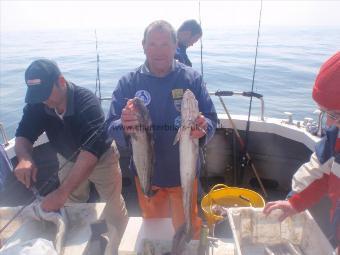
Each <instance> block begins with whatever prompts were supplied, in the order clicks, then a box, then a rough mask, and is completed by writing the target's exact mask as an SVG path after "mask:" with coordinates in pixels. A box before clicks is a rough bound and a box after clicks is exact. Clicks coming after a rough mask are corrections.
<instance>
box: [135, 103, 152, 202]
mask: <svg viewBox="0 0 340 255" xmlns="http://www.w3.org/2000/svg"><path fill="white" fill-rule="evenodd" d="M132 104H133V105H134V108H135V109H136V110H137V118H138V121H139V123H140V125H139V126H138V127H136V130H135V132H134V133H132V134H131V144H132V160H133V163H134V165H135V167H136V170H137V175H138V179H139V182H140V186H141V189H142V191H143V193H144V195H145V196H147V197H151V196H153V195H154V194H155V193H156V192H155V191H154V190H152V176H153V171H154V165H155V152H154V140H153V132H152V121H151V118H150V114H149V111H148V109H147V108H146V106H145V105H144V102H143V101H142V100H141V99H139V98H137V97H135V98H133V99H132Z"/></svg>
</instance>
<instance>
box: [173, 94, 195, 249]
mask: <svg viewBox="0 0 340 255" xmlns="http://www.w3.org/2000/svg"><path fill="white" fill-rule="evenodd" d="M198 116H199V109H198V102H197V100H196V98H195V95H194V94H193V93H192V92H191V91H190V90H189V89H187V90H186V91H185V92H184V94H183V98H182V102H181V127H180V128H179V130H178V133H177V135H176V137H175V141H174V144H176V143H177V142H179V160H180V176H181V188H182V196H183V208H184V218H185V222H184V224H183V225H182V226H180V227H179V228H178V230H177V231H176V233H175V235H174V237H173V241H172V249H171V254H172V255H178V254H182V253H183V251H184V250H185V248H186V245H187V243H188V242H189V241H190V240H191V238H192V222H191V212H192V196H193V186H194V181H195V176H196V169H197V160H198V155H199V143H198V139H196V138H192V137H191V135H190V133H191V130H192V129H193V128H197V127H196V119H197V117H198Z"/></svg>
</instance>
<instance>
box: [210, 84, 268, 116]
mask: <svg viewBox="0 0 340 255" xmlns="http://www.w3.org/2000/svg"><path fill="white" fill-rule="evenodd" d="M209 95H210V96H217V97H220V98H221V97H229V96H244V97H255V98H257V99H259V100H260V102H261V120H262V121H264V100H263V95H261V94H259V93H255V92H251V91H243V92H237V91H221V90H218V91H216V92H209Z"/></svg>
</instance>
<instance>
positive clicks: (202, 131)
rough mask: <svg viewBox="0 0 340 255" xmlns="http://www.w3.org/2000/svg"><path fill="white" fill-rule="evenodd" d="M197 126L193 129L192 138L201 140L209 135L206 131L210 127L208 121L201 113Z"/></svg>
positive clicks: (196, 122)
mask: <svg viewBox="0 0 340 255" xmlns="http://www.w3.org/2000/svg"><path fill="white" fill-rule="evenodd" d="M195 124H196V126H195V127H194V128H192V129H191V133H190V135H191V137H192V138H197V139H199V138H201V137H203V136H205V135H206V134H207V132H206V130H207V127H208V123H207V120H206V119H205V117H204V116H203V115H202V113H200V114H199V115H198V117H197V119H196V121H195Z"/></svg>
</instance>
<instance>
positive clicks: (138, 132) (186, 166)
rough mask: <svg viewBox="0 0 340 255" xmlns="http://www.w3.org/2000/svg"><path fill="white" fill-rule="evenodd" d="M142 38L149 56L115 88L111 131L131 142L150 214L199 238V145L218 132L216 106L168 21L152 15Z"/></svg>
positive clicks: (134, 167)
mask: <svg viewBox="0 0 340 255" xmlns="http://www.w3.org/2000/svg"><path fill="white" fill-rule="evenodd" d="M142 44H143V49H144V53H145V55H146V61H145V63H144V64H143V65H141V66H140V67H139V68H137V69H136V70H135V71H133V72H130V73H128V74H127V75H125V76H123V77H122V78H121V79H120V81H119V82H118V85H117V87H116V88H115V90H114V91H113V95H112V104H111V108H110V112H109V115H108V119H109V120H111V124H110V126H109V128H108V133H109V135H110V136H111V137H113V138H114V139H115V140H116V142H117V143H118V144H120V145H121V146H125V147H128V146H129V144H131V148H132V151H133V153H132V154H133V155H132V160H131V165H130V167H131V168H132V170H133V171H134V172H135V173H136V178H135V181H136V187H137V192H138V200H139V205H140V207H141V210H142V215H143V217H144V218H165V217H171V218H172V222H173V225H174V228H175V230H176V231H177V232H179V231H181V230H182V232H183V230H184V232H185V239H186V241H188V239H191V238H194V239H198V238H199V233H200V225H201V219H200V218H199V217H198V214H197V212H198V208H197V185H198V179H197V176H198V173H199V168H200V163H201V160H202V158H201V155H202V153H200V150H199V147H201V146H203V145H205V144H206V143H207V142H208V141H209V140H210V138H211V137H212V136H213V134H214V132H215V128H216V122H217V114H216V111H215V108H214V105H213V103H212V101H211V99H210V97H209V94H208V92H207V90H206V87H205V86H204V82H203V80H202V76H201V75H200V74H199V73H198V72H196V71H195V70H193V69H192V68H190V67H187V66H185V65H183V64H181V63H179V62H177V61H175V60H174V54H175V51H176V33H175V31H174V29H173V27H172V26H171V25H170V24H169V23H168V22H166V21H163V20H158V21H154V22H152V23H151V24H150V25H149V26H148V27H147V28H146V29H145V32H144V38H143V41H142ZM188 130H189V132H188ZM189 137H190V139H189ZM177 141H179V143H176V142H177ZM184 154H185V155H184ZM191 180H192V181H191ZM189 193H190V194H189ZM188 194H189V195H188ZM183 199H184V203H183ZM188 211H189V212H190V213H189V214H188V213H187V212H188ZM185 212H186V213H185ZM187 219H188V220H187ZM188 221H189V223H188ZM183 223H185V224H183ZM181 226H183V227H181ZM184 226H185V227H184ZM191 226H192V228H191ZM184 232H183V233H184ZM182 237H183V235H181V236H180V237H179V238H182Z"/></svg>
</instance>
